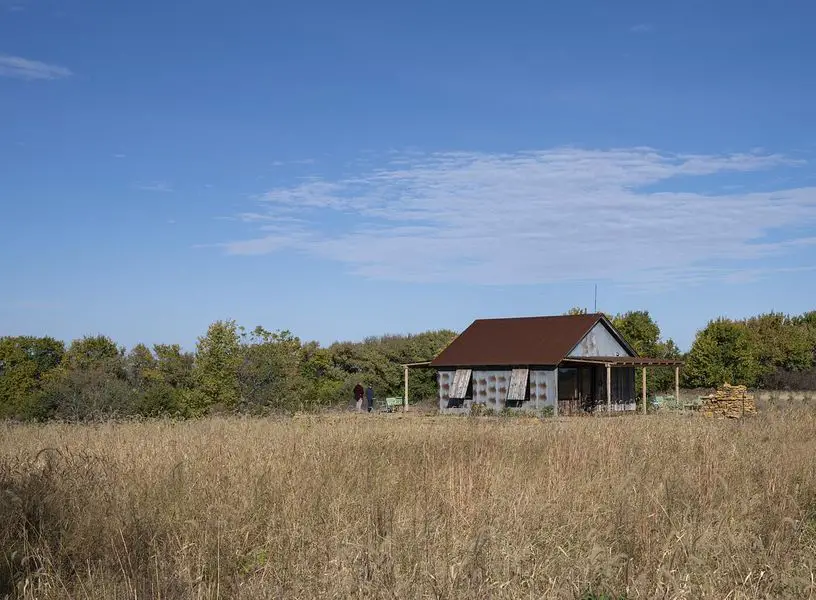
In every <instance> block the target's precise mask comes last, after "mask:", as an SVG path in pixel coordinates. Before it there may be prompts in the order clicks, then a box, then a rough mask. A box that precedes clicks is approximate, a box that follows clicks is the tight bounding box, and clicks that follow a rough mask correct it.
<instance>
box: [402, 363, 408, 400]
mask: <svg viewBox="0 0 816 600" xmlns="http://www.w3.org/2000/svg"><path fill="white" fill-rule="evenodd" d="M403 400H404V403H405V404H404V407H405V410H406V411H407V410H408V365H405V397H404V398H403Z"/></svg>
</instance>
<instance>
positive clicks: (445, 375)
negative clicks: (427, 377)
mask: <svg viewBox="0 0 816 600" xmlns="http://www.w3.org/2000/svg"><path fill="white" fill-rule="evenodd" d="M454 373H456V371H455V370H453V369H451V370H449V371H448V370H445V371H438V372H437V388H438V389H439V410H440V411H442V410H447V408H448V399H449V398H450V388H451V386H452V385H453V375H454Z"/></svg>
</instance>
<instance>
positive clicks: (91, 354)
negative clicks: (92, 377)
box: [62, 335, 125, 374]
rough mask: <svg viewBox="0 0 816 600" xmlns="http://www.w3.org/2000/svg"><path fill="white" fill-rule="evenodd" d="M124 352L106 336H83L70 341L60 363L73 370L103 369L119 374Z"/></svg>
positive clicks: (122, 365)
mask: <svg viewBox="0 0 816 600" xmlns="http://www.w3.org/2000/svg"><path fill="white" fill-rule="evenodd" d="M124 354H125V351H124V348H120V347H118V346H117V345H116V343H115V342H114V341H113V340H112V339H110V338H109V337H107V336H104V335H96V336H85V337H83V338H82V339H78V340H74V341H73V342H71V345H70V346H69V347H68V350H67V351H66V352H65V358H64V360H63V362H62V364H63V366H64V367H65V368H66V369H70V370H75V371H77V370H84V371H87V370H91V369H103V370H106V371H110V372H117V373H119V374H121V373H123V371H122V369H123V367H124V364H123V357H124Z"/></svg>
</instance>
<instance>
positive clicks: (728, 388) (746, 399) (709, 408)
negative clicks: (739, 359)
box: [701, 383, 757, 419]
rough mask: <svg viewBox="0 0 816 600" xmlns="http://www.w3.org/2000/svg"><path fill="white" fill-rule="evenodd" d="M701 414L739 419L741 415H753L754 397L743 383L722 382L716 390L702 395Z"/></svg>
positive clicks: (754, 410) (754, 409) (754, 412)
mask: <svg viewBox="0 0 816 600" xmlns="http://www.w3.org/2000/svg"><path fill="white" fill-rule="evenodd" d="M701 408H702V411H703V414H704V415H705V416H707V417H728V418H731V419H739V418H740V417H742V416H743V415H745V416H750V415H755V414H756V412H757V410H756V404H755V403H754V397H753V396H752V395H750V394H749V393H748V388H746V387H745V386H744V385H729V384H728V383H726V384H723V386H722V387H721V388H718V389H717V391H716V392H714V393H713V394H711V395H709V396H704V397H703V405H702V407H701Z"/></svg>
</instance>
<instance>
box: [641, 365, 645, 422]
mask: <svg viewBox="0 0 816 600" xmlns="http://www.w3.org/2000/svg"><path fill="white" fill-rule="evenodd" d="M641 371H642V375H643V386H642V387H643V390H641V392H642V396H643V414H644V415H645V414H646V367H643V368H642V369H641Z"/></svg>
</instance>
